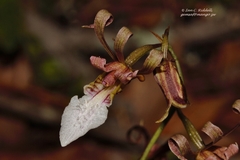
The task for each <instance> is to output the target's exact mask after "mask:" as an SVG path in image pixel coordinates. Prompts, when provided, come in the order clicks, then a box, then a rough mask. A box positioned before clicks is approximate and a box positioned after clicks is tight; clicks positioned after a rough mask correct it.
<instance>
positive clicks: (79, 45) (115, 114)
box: [0, 0, 240, 160]
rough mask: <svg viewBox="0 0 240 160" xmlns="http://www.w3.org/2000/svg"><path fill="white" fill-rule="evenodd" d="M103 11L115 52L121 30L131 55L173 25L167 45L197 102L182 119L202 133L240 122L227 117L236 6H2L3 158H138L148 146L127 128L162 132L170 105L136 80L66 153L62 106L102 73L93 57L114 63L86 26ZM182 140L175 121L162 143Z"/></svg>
mask: <svg viewBox="0 0 240 160" xmlns="http://www.w3.org/2000/svg"><path fill="white" fill-rule="evenodd" d="M204 8H206V9H211V10H212V11H211V12H208V13H211V14H215V15H214V16H212V17H210V16H207V17H204V16H193V17H187V16H182V17H181V14H183V13H186V12H184V11H186V9H197V10H198V9H204ZM100 9H107V10H108V11H109V12H111V13H112V14H113V15H114V18H115V20H114V22H113V24H111V25H110V26H109V27H107V28H106V30H105V37H106V39H107V41H108V42H109V44H110V46H111V47H112V45H111V44H112V38H114V37H115V35H116V33H117V31H118V30H119V29H120V28H121V27H122V26H126V27H128V28H129V29H130V30H131V31H132V32H133V34H134V36H133V37H132V38H131V39H130V40H129V42H128V43H127V46H126V48H125V50H124V52H125V56H127V55H128V54H129V53H130V52H131V51H132V50H134V49H135V48H137V47H139V46H141V45H144V44H150V43H157V39H156V38H155V37H154V36H153V35H152V34H151V33H150V32H149V30H151V31H154V32H156V33H158V34H159V35H162V34H163V32H164V30H165V28H167V27H168V26H170V36H169V39H170V43H171V45H172V46H173V49H174V51H175V53H176V54H177V55H178V58H179V61H180V63H181V66H182V70H183V75H184V78H185V85H186V89H187V93H188V96H189V101H190V104H191V105H190V106H189V107H188V108H186V109H184V110H183V112H184V113H185V114H186V116H188V118H189V119H190V120H191V121H192V122H193V123H194V124H195V125H196V128H197V129H199V130H200V129H201V127H203V125H204V124H205V123H206V122H207V121H211V122H213V123H214V124H216V125H218V126H219V127H220V128H221V129H222V130H223V131H224V132H227V131H229V130H230V129H231V128H232V127H234V125H235V124H237V123H238V122H239V115H236V114H235V113H233V112H232V110H231V106H232V104H233V102H234V101H235V100H236V99H239V98H240V85H239V82H240V17H239V15H240V12H239V11H240V3H238V1H237V0H233V1H226V0H223V1H216V0H211V1H207V0H206V1H190V0H184V1H181V2H180V1H176V0H170V1H159V0H148V1H146V0H141V1H139V0H132V1H129V0H121V1H119V0H115V1H111V0H102V1H94V0H92V1H90V0H89V1H88V0H82V1H80V0H41V1H39V0H20V1H18V0H1V1H0V159H1V160H2V159H3V160H15V159H19V160H23V159H24V160H26V159H34V160H35V159H36V160H38V159H41V160H42V159H46V160H50V159H59V160H65V159H71V160H75V159H90V160H91V159H103V160H108V159H111V160H112V159H114V160H115V159H116V160H122V159H137V158H138V157H139V156H140V155H141V153H142V151H143V148H142V147H139V146H133V145H130V144H129V143H128V142H127V140H126V133H127V131H128V130H129V129H130V128H131V127H132V126H133V125H136V124H139V122H140V121H143V122H144V126H145V127H146V129H147V130H148V131H149V133H150V135H152V134H153V133H154V131H155V130H156V128H157V127H158V125H157V124H155V121H156V120H157V119H159V118H160V116H161V115H162V114H163V113H164V110H165V107H166V102H165V99H164V97H163V94H162V92H161V90H160V88H159V87H158V86H157V84H156V83H155V82H154V80H153V76H152V75H151V74H150V75H149V76H146V81H145V82H144V83H142V82H138V81H137V80H134V81H132V82H131V83H130V84H129V85H128V86H127V87H126V88H125V89H124V90H123V92H122V93H121V94H119V95H117V96H116V97H115V99H114V103H113V105H112V106H111V107H110V108H109V118H108V120H107V122H106V123H105V124H104V125H102V126H101V127H99V128H98V129H94V130H91V131H90V132H88V133H87V134H86V135H85V136H84V137H82V138H80V139H78V140H77V141H75V142H73V143H71V144H70V145H69V146H67V147H65V148H61V147H60V142H59V138H58V137H59V135H58V134H59V129H60V120H61V114H62V112H63V109H64V108H65V106H66V105H67V104H68V102H69V100H70V98H71V97H72V96H74V95H79V97H81V96H82V95H83V93H82V88H83V86H84V85H85V84H88V83H89V82H91V81H93V80H94V79H95V78H96V77H97V75H98V74H99V73H101V72H100V71H99V70H96V69H95V68H93V67H92V66H91V65H90V63H89V57H90V56H91V55H95V56H102V57H106V58H108V57H109V56H108V55H107V53H106V52H105V51H104V49H103V47H102V46H101V45H100V43H99V42H98V40H97V38H96V37H95V34H94V31H93V30H91V29H83V28H81V26H82V25H85V24H91V23H93V20H94V17H95V15H96V13H97V12H98V11H99V10H100ZM183 9H184V11H183ZM108 60H109V58H108ZM140 66H141V63H139V64H137V65H136V66H135V67H136V68H138V67H140ZM176 133H183V134H185V131H184V128H183V126H182V124H181V122H180V121H179V119H178V118H177V116H174V118H173V119H172V120H171V121H170V123H169V124H168V126H167V128H166V129H165V130H164V133H163V135H162V136H161V139H160V140H159V143H160V144H162V143H164V142H165V141H166V140H167V139H168V138H169V137H170V136H172V135H173V134H176ZM239 137H240V129H237V130H235V131H234V132H233V133H231V134H230V135H228V136H227V137H224V138H223V139H222V140H221V141H220V142H219V143H218V145H223V146H228V145H229V144H230V143H234V142H238V144H240V138H239ZM239 157H240V154H238V155H236V156H235V157H234V158H235V159H238V158H239ZM234 158H233V159H234Z"/></svg>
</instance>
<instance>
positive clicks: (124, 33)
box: [114, 27, 132, 62]
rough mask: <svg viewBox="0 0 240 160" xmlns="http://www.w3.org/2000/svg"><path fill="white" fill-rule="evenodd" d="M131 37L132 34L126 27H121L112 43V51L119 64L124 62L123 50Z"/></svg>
mask: <svg viewBox="0 0 240 160" xmlns="http://www.w3.org/2000/svg"><path fill="white" fill-rule="evenodd" d="M131 36H132V32H131V31H130V30H129V29H128V28H127V27H122V28H121V29H120V30H119V31H118V33H117V36H116V38H115V41H114V50H115V51H116V56H117V58H118V61H119V62H124V55H123V48H124V46H125V44H126V42H127V41H128V39H129V38H130V37H131Z"/></svg>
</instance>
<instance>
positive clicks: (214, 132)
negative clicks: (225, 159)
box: [202, 122, 223, 143]
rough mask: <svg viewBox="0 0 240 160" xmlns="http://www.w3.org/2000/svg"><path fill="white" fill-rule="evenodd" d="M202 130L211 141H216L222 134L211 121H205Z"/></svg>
mask: <svg viewBox="0 0 240 160" xmlns="http://www.w3.org/2000/svg"><path fill="white" fill-rule="evenodd" d="M202 131H203V132H204V133H206V134H207V135H208V136H209V137H210V138H211V140H212V143H215V142H217V141H218V140H220V139H221V138H222V136H223V132H222V130H221V129H220V128H219V127H218V126H216V125H214V124H212V123H211V122H207V123H206V124H205V125H204V127H203V128H202Z"/></svg>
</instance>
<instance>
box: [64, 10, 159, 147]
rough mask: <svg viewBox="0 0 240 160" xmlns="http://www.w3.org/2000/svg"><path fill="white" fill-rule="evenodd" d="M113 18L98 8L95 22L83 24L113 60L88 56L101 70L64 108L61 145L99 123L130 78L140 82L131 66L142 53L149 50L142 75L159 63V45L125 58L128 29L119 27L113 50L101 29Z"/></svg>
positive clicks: (141, 76) (138, 76) (97, 125)
mask: <svg viewBox="0 0 240 160" xmlns="http://www.w3.org/2000/svg"><path fill="white" fill-rule="evenodd" d="M112 21H113V16H112V15H111V13H109V12H108V11H107V10H100V11H99V12H98V13H97V15H96V17H95V20H94V24H91V25H85V26H83V27H84V28H93V29H94V31H95V33H96V36H97V37H98V39H99V41H100V42H101V44H102V45H103V47H104V49H105V50H106V52H107V53H108V54H109V55H110V57H111V58H112V59H113V62H109V63H107V62H106V59H104V58H101V57H96V56H91V57H90V62H91V64H92V65H93V66H94V67H96V68H98V69H100V70H102V71H103V73H102V74H101V75H99V76H98V77H97V79H96V80H95V81H93V82H91V83H90V84H88V85H85V86H84V88H83V91H84V96H83V97H81V98H78V96H74V97H72V99H71V101H70V103H69V105H68V106H67V107H66V108H65V110H64V112H63V115H62V121H61V129H60V142H61V145H62V146H63V147H64V146H66V145H68V144H69V143H71V142H73V141H74V140H76V139H78V138H79V137H81V136H83V135H85V134H86V133H87V132H88V131H89V130H90V129H93V128H97V127H99V126H100V125H102V124H103V123H104V122H105V121H106V119H107V114H108V109H107V107H109V106H111V104H112V100H113V98H114V96H115V95H116V94H117V93H118V92H120V91H121V89H122V87H123V86H124V85H126V84H128V83H129V82H130V81H131V80H132V79H134V78H138V79H139V80H141V81H143V80H144V77H143V75H140V74H138V72H139V70H133V69H132V68H131V66H132V65H133V64H134V63H135V62H137V61H138V60H139V59H140V58H141V57H142V56H143V55H144V54H145V53H147V52H148V51H150V50H151V52H150V54H149V56H148V57H147V58H146V60H145V62H144V64H143V68H142V69H141V71H143V72H142V74H147V73H150V72H152V71H153V69H154V68H155V67H156V66H157V65H158V64H159V63H160V61H161V57H160V58H159V55H158V52H156V51H155V50H154V48H157V47H159V46H160V44H152V45H145V46H142V47H140V48H137V49H136V50H134V51H133V52H132V53H130V55H129V56H128V57H127V58H126V60H124V55H123V48H124V46H125V44H126V42H127V40H128V39H129V38H130V37H131V36H132V33H131V32H130V30H129V29H128V28H126V27H122V28H121V29H120V30H119V32H118V33H117V35H116V38H115V39H114V50H115V52H113V51H112V50H111V49H110V47H109V46H108V44H107V43H106V40H105V38H104V35H103V33H104V28H105V26H108V25H109V24H111V23H112Z"/></svg>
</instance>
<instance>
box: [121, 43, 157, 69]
mask: <svg viewBox="0 0 240 160" xmlns="http://www.w3.org/2000/svg"><path fill="white" fill-rule="evenodd" d="M160 46H161V44H149V45H144V46H142V47H139V48H137V49H136V50H134V51H133V52H132V53H130V55H129V56H128V57H127V58H126V59H125V64H126V65H127V66H130V67H131V66H132V65H134V63H136V62H137V61H138V60H139V59H140V58H141V57H142V56H144V55H145V54H146V53H147V52H148V51H150V50H152V49H154V48H158V47H160Z"/></svg>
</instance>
